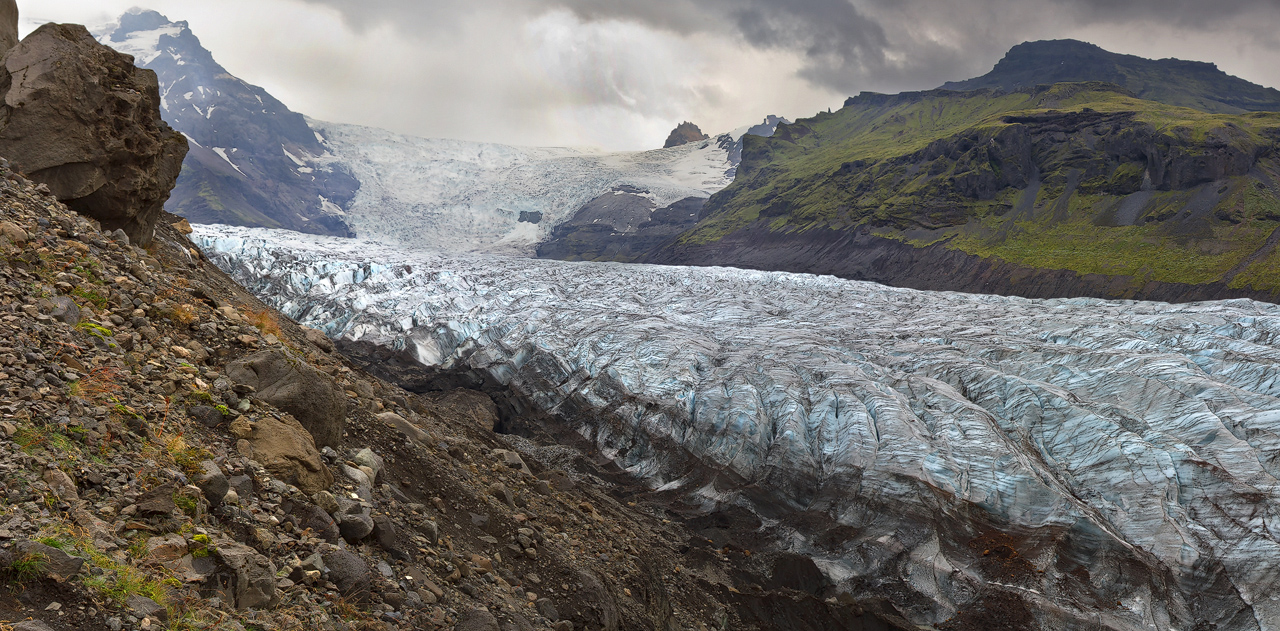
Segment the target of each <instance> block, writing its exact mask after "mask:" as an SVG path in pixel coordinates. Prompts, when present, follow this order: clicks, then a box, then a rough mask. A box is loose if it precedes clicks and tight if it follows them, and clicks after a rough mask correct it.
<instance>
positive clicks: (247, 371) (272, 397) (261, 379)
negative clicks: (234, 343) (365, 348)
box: [226, 350, 347, 447]
mask: <svg viewBox="0 0 1280 631" xmlns="http://www.w3.org/2000/svg"><path fill="white" fill-rule="evenodd" d="M226 375H227V377H228V378H230V379H231V380H232V381H234V382H235V383H236V384H239V385H246V386H251V387H253V389H254V391H255V393H256V394H254V396H255V397H257V398H258V399H260V400H262V401H265V402H267V403H270V404H271V405H274V406H276V407H277V408H280V409H281V410H284V411H285V412H288V413H289V414H292V415H293V417H294V418H296V419H298V422H299V423H301V424H302V426H303V427H305V428H306V429H307V431H308V432H310V433H311V437H312V438H313V439H315V443H316V445H318V446H321V447H336V446H337V445H338V444H339V442H340V441H341V440H342V430H343V427H344V425H345V424H346V415H347V401H346V397H345V396H344V395H343V393H342V391H341V390H339V389H338V387H337V386H336V385H334V383H333V380H332V379H331V378H330V377H329V376H328V375H326V374H324V373H322V372H320V371H319V370H316V369H315V368H313V367H311V365H310V364H307V363H306V362H304V361H302V360H301V359H299V358H297V357H292V356H290V355H288V354H286V353H285V352H283V351H279V350H267V351H261V352H258V353H254V354H253V355H250V356H249V357H246V358H244V359H242V360H240V361H237V362H233V363H231V364H229V365H228V366H227V371H226Z"/></svg>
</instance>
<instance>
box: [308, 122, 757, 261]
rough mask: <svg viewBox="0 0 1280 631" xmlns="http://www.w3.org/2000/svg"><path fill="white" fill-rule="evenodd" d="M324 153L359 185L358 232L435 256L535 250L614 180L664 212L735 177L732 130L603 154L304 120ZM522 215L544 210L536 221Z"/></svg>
mask: <svg viewBox="0 0 1280 631" xmlns="http://www.w3.org/2000/svg"><path fill="white" fill-rule="evenodd" d="M307 122H308V124H310V125H311V127H312V129H314V130H315V131H316V133H317V134H318V137H322V138H324V143H325V147H326V149H327V150H328V152H329V153H328V154H327V155H326V156H324V157H321V158H316V160H317V162H318V163H319V164H339V165H342V166H343V167H345V168H347V169H349V170H350V171H351V173H352V174H353V175H355V177H356V179H358V180H359V181H360V190H359V191H358V192H357V193H356V197H355V199H354V200H352V202H351V204H350V205H349V207H348V208H346V209H345V211H346V217H345V219H346V220H347V222H348V223H349V225H350V226H351V227H352V228H353V229H354V230H355V232H356V234H358V235H359V236H361V237H364V238H368V239H376V240H379V241H395V242H398V243H401V244H404V245H409V246H413V247H418V248H427V249H431V250H435V251H439V252H455V253H458V252H497V253H511V254H531V253H532V252H533V250H534V247H535V246H536V245H537V244H538V243H539V242H541V241H543V240H545V239H546V238H547V237H548V236H549V235H550V233H551V230H552V229H553V228H554V227H555V226H556V225H559V224H560V223H562V222H564V221H565V220H567V219H569V218H570V217H572V216H573V214H574V213H575V212H577V211H578V209H579V208H581V207H582V206H583V205H585V204H586V203H587V202H589V201H591V200H592V199H595V198H596V197H599V196H600V195H603V194H605V193H607V192H608V191H609V190H611V189H613V188H615V187H617V186H624V185H625V186H634V187H637V188H639V189H642V190H644V191H646V192H647V194H648V195H649V196H651V197H652V198H653V201H654V204H655V205H656V206H657V207H659V208H661V207H663V206H668V205H670V204H672V203H674V202H677V201H679V200H681V199H685V198H687V197H701V198H706V197H710V196H711V195H712V194H714V193H716V192H718V191H720V190H721V189H723V188H725V187H726V186H728V185H729V184H730V183H732V182H733V173H734V168H735V167H736V163H732V162H731V161H730V154H731V153H732V151H733V149H734V147H735V145H736V143H735V142H734V140H733V139H732V138H731V137H729V136H728V135H724V136H721V137H719V138H712V139H710V140H706V141H703V142H700V143H691V144H688V145H682V146H680V147H674V148H671V149H658V150H654V151H640V152H617V153H607V152H599V151H593V150H587V149H569V148H532V147H514V146H509V145H498V144H486V143H479V142H469V141H462V140H443V139H428V138H418V137H413V136H405V135H401V134H396V133H392V132H389V131H385V130H381V129H377V128H372V127H361V126H357V125H346V124H340V123H326V122H323V121H318V120H312V119H308V121H307ZM521 212H536V213H542V216H543V218H544V219H543V221H542V222H541V223H540V224H539V225H537V226H534V225H531V224H528V223H522V222H520V221H519V217H520V213H521Z"/></svg>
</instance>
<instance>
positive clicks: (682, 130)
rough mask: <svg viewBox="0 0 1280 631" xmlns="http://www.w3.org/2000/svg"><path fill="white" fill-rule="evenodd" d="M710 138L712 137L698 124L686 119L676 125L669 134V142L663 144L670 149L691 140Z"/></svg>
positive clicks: (664, 147) (697, 140)
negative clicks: (703, 131) (699, 127)
mask: <svg viewBox="0 0 1280 631" xmlns="http://www.w3.org/2000/svg"><path fill="white" fill-rule="evenodd" d="M708 138H710V136H708V135H706V134H704V133H702V130H701V129H698V126H697V125H694V124H693V123H690V122H688V121H685V122H683V123H680V124H679V125H678V126H676V128H675V129H673V130H671V135H670V136H667V143H666V144H664V145H662V148H663V149H670V148H672V147H679V146H680V145H687V144H689V143H691V142H699V141H703V140H706V139H708Z"/></svg>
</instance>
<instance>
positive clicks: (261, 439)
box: [231, 414, 333, 495]
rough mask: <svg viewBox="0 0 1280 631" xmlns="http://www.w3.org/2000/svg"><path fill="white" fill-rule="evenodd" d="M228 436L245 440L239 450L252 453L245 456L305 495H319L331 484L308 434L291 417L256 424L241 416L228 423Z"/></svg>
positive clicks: (329, 476)
mask: <svg viewBox="0 0 1280 631" xmlns="http://www.w3.org/2000/svg"><path fill="white" fill-rule="evenodd" d="M231 434H232V435H233V436H235V437H236V438H239V439H240V440H243V441H245V442H244V443H243V444H241V445H240V447H241V451H242V452H243V451H245V449H247V450H248V451H249V452H251V453H249V454H245V455H248V456H250V457H252V458H253V459H254V460H256V461H258V462H260V463H262V466H263V467H264V468H266V470H267V471H270V472H271V474H272V475H275V476H276V477H279V478H280V479H281V480H284V481H286V482H288V483H290V484H292V485H294V486H296V487H298V488H299V489H302V491H303V492H304V493H306V494H308V495H311V494H314V493H319V492H320V491H323V490H325V489H327V488H329V487H330V486H332V485H333V474H332V473H330V472H329V469H328V467H325V466H324V462H323V461H322V460H320V452H318V451H316V445H315V442H313V440H312V438H311V434H309V433H307V430H306V429H304V428H303V427H302V425H300V424H299V423H298V421H297V420H295V419H294V418H293V417H292V416H289V415H288V414H284V415H281V416H280V418H275V417H271V416H266V417H262V418H261V419H259V420H257V421H249V420H246V419H244V418H243V417H242V418H239V419H236V421H235V422H233V423H232V424H231Z"/></svg>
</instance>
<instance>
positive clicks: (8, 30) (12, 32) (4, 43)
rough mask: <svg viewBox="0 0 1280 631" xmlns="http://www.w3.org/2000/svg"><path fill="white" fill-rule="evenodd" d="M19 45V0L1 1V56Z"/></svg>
mask: <svg viewBox="0 0 1280 631" xmlns="http://www.w3.org/2000/svg"><path fill="white" fill-rule="evenodd" d="M17 45H18V3H17V0H0V55H3V54H4V53H6V52H8V50H9V49H11V48H13V47H14V46H17Z"/></svg>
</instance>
